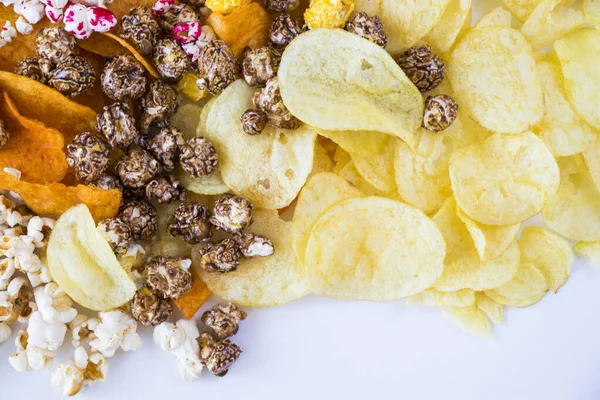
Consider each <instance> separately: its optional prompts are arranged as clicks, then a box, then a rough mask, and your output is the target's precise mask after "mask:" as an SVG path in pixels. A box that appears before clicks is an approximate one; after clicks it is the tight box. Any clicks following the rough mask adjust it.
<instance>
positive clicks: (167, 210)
mask: <svg viewBox="0 0 600 400" xmlns="http://www.w3.org/2000/svg"><path fill="white" fill-rule="evenodd" d="M190 200H191V199H190ZM195 200H196V199H194V201H195ZM199 202H200V203H206V202H204V201H199ZM178 206H179V204H168V203H165V204H157V205H156V213H157V214H158V232H157V234H156V235H154V236H153V237H152V239H151V240H150V243H149V245H148V247H147V251H148V257H153V256H160V255H163V256H169V257H183V258H189V257H190V255H191V253H192V247H193V246H192V245H191V244H189V243H187V242H186V241H185V240H183V238H182V237H181V236H172V235H170V234H169V233H168V231H167V226H168V225H169V222H170V221H169V220H170V219H171V216H172V215H173V213H174V212H175V209H176V208H177V207H178Z"/></svg>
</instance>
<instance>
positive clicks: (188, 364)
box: [153, 319, 203, 382]
mask: <svg viewBox="0 0 600 400" xmlns="http://www.w3.org/2000/svg"><path fill="white" fill-rule="evenodd" d="M153 336H154V343H156V344H158V345H159V346H160V348H161V349H163V350H164V351H166V352H169V353H171V354H172V355H173V356H175V359H176V364H175V367H176V369H177V372H178V373H179V376H180V377H181V379H183V380H184V381H186V382H190V381H193V380H196V379H198V377H199V376H200V374H201V373H202V370H203V365H202V362H201V360H200V346H199V345H198V341H197V339H198V337H199V336H200V333H199V331H198V327H197V326H196V323H195V322H194V321H193V320H185V319H182V320H179V321H177V323H176V324H172V323H170V322H163V323H162V324H160V325H158V326H157V327H156V328H154V335H153Z"/></svg>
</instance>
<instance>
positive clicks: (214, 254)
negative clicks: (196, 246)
mask: <svg viewBox="0 0 600 400" xmlns="http://www.w3.org/2000/svg"><path fill="white" fill-rule="evenodd" d="M200 251H201V257H200V267H201V268H203V269H204V270H206V271H208V272H216V273H219V274H223V273H227V272H232V271H235V270H236V269H237V267H238V266H239V265H240V258H241V253H240V249H239V248H238V246H237V244H236V243H235V241H234V240H233V239H230V238H225V239H223V240H221V241H220V242H219V243H217V244H211V245H209V246H207V247H206V248H203V249H201V250H200Z"/></svg>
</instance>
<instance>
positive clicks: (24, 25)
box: [15, 17, 33, 35]
mask: <svg viewBox="0 0 600 400" xmlns="http://www.w3.org/2000/svg"><path fill="white" fill-rule="evenodd" d="M15 27H16V28H17V32H19V33H20V34H21V35H29V34H30V33H31V32H33V26H32V25H31V24H30V23H29V22H27V21H26V20H25V18H23V17H19V19H17V22H15Z"/></svg>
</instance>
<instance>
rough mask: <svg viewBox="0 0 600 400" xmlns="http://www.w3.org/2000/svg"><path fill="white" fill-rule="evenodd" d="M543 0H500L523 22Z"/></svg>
mask: <svg viewBox="0 0 600 400" xmlns="http://www.w3.org/2000/svg"><path fill="white" fill-rule="evenodd" d="M542 1H543V0H502V3H503V4H504V5H505V6H506V8H508V9H509V10H510V12H511V13H512V14H513V15H514V16H515V17H517V19H518V20H519V21H521V22H525V21H526V20H527V18H528V17H529V16H530V15H531V13H532V12H533V10H535V8H536V7H537V6H538V5H539V4H540V3H541V2H542Z"/></svg>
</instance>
